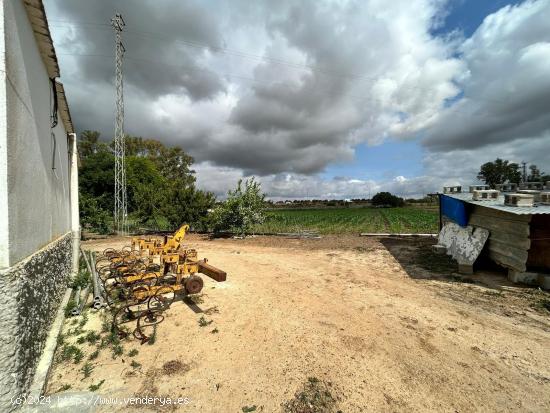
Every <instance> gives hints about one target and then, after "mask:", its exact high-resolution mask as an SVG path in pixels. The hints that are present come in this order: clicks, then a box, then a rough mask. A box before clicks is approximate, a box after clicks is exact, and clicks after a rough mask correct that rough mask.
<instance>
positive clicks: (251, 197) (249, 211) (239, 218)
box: [212, 177, 265, 235]
mask: <svg viewBox="0 0 550 413" xmlns="http://www.w3.org/2000/svg"><path fill="white" fill-rule="evenodd" d="M264 208H265V194H264V193H262V188H261V184H260V183H259V182H257V181H256V180H255V179H254V177H252V178H251V179H249V180H246V181H245V183H244V187H243V181H242V179H241V180H239V182H238V183H237V188H236V189H235V190H232V191H231V190H230V191H229V192H228V193H227V199H226V200H225V201H224V202H222V203H221V204H219V205H218V206H216V208H215V209H214V210H213V211H212V224H213V229H214V232H221V231H230V232H233V233H236V234H240V235H243V234H245V233H247V232H250V231H251V230H252V229H253V227H254V225H256V224H261V223H262V222H263V221H264V219H265V214H264Z"/></svg>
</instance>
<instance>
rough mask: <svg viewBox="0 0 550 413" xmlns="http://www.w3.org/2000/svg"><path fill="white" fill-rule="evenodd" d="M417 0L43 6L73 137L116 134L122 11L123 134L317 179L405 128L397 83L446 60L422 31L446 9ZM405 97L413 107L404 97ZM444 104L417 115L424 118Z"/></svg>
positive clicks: (436, 82) (203, 157)
mask: <svg viewBox="0 0 550 413" xmlns="http://www.w3.org/2000/svg"><path fill="white" fill-rule="evenodd" d="M413 3H414V4H412V3H411V2H410V1H405V0H396V1H395V2H394V3H392V5H391V6H387V5H383V4H380V3H378V2H376V1H372V2H362V1H350V2H347V3H343V4H337V3H331V2H318V1H304V2H299V3H296V2H291V1H289V2H286V1H280V2H276V3H275V2H270V1H266V2H255V3H253V4H251V3H250V2H244V1H243V2H238V1H237V2H226V1H219V2H198V1H197V2H187V1H186V2H181V1H175V0H173V1H163V2H156V1H145V2H139V3H136V2H133V1H129V0H127V1H122V0H119V1H115V2H111V1H107V0H102V1H84V0H80V1H70V2H61V1H60V0H49V1H47V3H46V6H47V7H48V11H49V12H50V11H51V13H50V15H49V17H50V19H51V23H52V28H53V31H54V36H55V37H56V39H55V40H56V44H57V46H58V53H60V57H61V60H62V66H63V69H64V70H63V74H64V78H63V80H64V82H65V83H66V85H67V90H68V96H69V101H70V104H71V107H72V109H73V114H74V117H75V119H74V121H75V124H76V126H77V128H78V129H79V130H82V129H99V130H100V131H101V132H103V134H104V135H105V136H110V135H111V133H112V132H111V131H112V129H113V110H114V102H113V98H114V88H113V77H114V76H113V71H114V68H113V58H112V57H111V55H112V54H113V53H114V47H113V37H114V35H113V31H112V28H111V27H110V26H109V21H110V18H111V17H112V15H113V14H114V13H115V11H118V12H121V13H122V14H123V16H124V18H125V21H126V24H127V26H126V29H125V31H124V34H123V36H124V43H125V45H126V55H125V61H124V70H125V72H124V73H125V109H126V110H125V114H126V120H125V125H126V131H127V132H128V133H130V134H134V135H141V136H151V137H156V138H159V139H161V140H163V141H164V142H167V143H169V144H177V145H181V146H182V147H183V148H184V149H185V150H188V151H190V152H191V154H192V155H194V156H195V157H196V158H197V159H198V160H200V161H210V162H213V163H214V164H217V165H220V166H223V165H226V166H231V167H236V168H242V169H243V170H246V171H247V172H253V173H256V174H260V175H262V174H271V173H280V172H284V171H292V172H296V173H306V174H311V173H315V172H318V171H321V170H323V169H324V168H325V167H326V166H327V165H329V164H330V163H331V162H335V161H344V160H348V159H350V158H351V157H352V156H353V147H354V145H356V144H357V143H359V142H361V141H364V140H369V139H373V140H376V139H379V135H380V133H381V132H382V133H385V129H387V128H388V127H390V126H392V123H395V122H396V119H397V121H398V122H399V119H398V118H396V117H395V116H393V115H392V113H393V112H394V110H396V109H395V108H392V107H391V106H393V104H392V103H391V99H392V96H394V95H395V96H397V95H396V92H397V91H398V88H399V85H400V84H401V83H403V82H404V83H406V82H407V81H414V76H415V75H414V73H416V72H418V71H419V68H420V67H421V66H422V65H424V63H423V61H424V60H425V59H426V57H427V56H429V57H430V58H431V59H432V60H433V61H436V62H447V61H451V60H449V59H448V58H449V56H448V53H447V51H446V46H445V44H444V42H441V41H439V40H437V39H433V38H431V37H430V36H429V34H428V33H429V29H430V26H431V24H432V23H431V21H432V19H433V17H434V15H435V14H437V13H438V12H439V11H440V4H439V3H438V2H433V1H432V0H414V1H413ZM412 10H414V11H415V15H414V17H413V16H412V13H411V11H412ZM396 17H399V18H400V20H399V19H396ZM398 20H399V21H401V22H406V25H405V26H403V27H401V26H400V24H399V23H397V21H398ZM87 23H91V24H87ZM403 30H406V31H407V32H408V33H407V36H403ZM200 45H207V47H200ZM227 45H229V46H227ZM412 45H415V46H414V49H412V48H411V47H412ZM226 46H227V47H226ZM235 50H236V52H235ZM71 55H74V56H71ZM80 55H86V56H80ZM264 55H268V56H271V57H269V58H266V59H264V58H263V57H262V56H264ZM404 55H405V56H406V57H407V59H406V61H405V60H403V56H404ZM453 70H455V69H454V68H451V70H447V69H445V70H443V71H439V73H436V75H435V76H434V77H432V78H431V79H430V81H431V82H432V83H433V87H434V88H436V89H437V88H440V87H441V86H442V85H446V84H449V83H450V75H452V72H453ZM409 72H410V73H409ZM233 75H235V76H233ZM407 79H408V80H407ZM410 79H412V80H410ZM380 80H382V82H380ZM388 85H389V86H388ZM427 87H428V88H432V85H431V84H430V85H427ZM446 97H448V93H447V94H445V93H443V94H442V95H441V96H440V97H438V99H444V98H446ZM383 100H385V101H387V102H390V103H389V106H388V103H384V102H382V101H383ZM398 100H400V101H401V102H400V103H398V105H399V106H400V107H399V110H402V109H403V108H401V106H404V107H405V109H406V107H407V105H408V103H407V102H405V100H406V99H403V98H401V97H398ZM413 100H414V99H413ZM437 104H438V103H437V102H436V103H433V104H430V105H431V106H430V105H428V106H429V107H428V106H427V107H423V108H419V109H418V108H411V110H412V111H415V112H418V111H424V112H428V113H429V112H432V111H433V110H434V109H435V108H436V106H437ZM361 135H362V136H361Z"/></svg>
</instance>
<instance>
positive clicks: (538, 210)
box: [441, 192, 550, 215]
mask: <svg viewBox="0 0 550 413" xmlns="http://www.w3.org/2000/svg"><path fill="white" fill-rule="evenodd" d="M441 195H444V196H448V197H451V198H454V199H460V200H461V201H464V202H467V203H468V204H474V205H480V206H484V207H487V208H492V209H498V210H499V211H504V212H509V213H511V214H516V215H538V214H550V205H540V204H539V205H537V204H535V206H532V207H514V206H508V205H504V195H503V194H500V195H499V197H498V198H497V199H496V200H494V201H474V200H473V199H472V196H473V194H471V193H469V192H461V193H458V194H441Z"/></svg>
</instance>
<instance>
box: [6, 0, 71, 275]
mask: <svg viewBox="0 0 550 413" xmlns="http://www.w3.org/2000/svg"><path fill="white" fill-rule="evenodd" d="M4 3H5V7H4V13H5V14H6V15H5V16H4V19H3V21H4V25H5V30H4V36H5V50H6V54H5V56H6V74H7V82H6V92H7V186H8V216H9V263H8V266H12V265H14V264H15V263H17V262H19V261H20V260H22V259H23V258H25V257H28V256H29V255H31V254H33V253H34V252H36V251H37V250H39V249H40V248H42V247H44V246H46V245H47V244H49V243H50V242H52V241H54V240H55V239H57V238H59V237H60V236H62V235H64V234H66V233H67V232H69V231H70V229H71V225H70V219H71V218H70V204H69V173H68V169H69V160H68V159H69V158H68V148H67V133H66V131H65V129H64V127H63V123H62V121H61V117H60V116H58V124H57V126H56V127H55V128H54V129H53V130H51V129H50V114H51V113H52V108H53V95H52V86H51V83H50V80H49V78H48V74H47V71H46V66H45V64H44V62H43V60H42V58H41V56H40V52H39V49H38V46H37V43H36V40H35V36H34V33H33V30H32V27H31V24H30V22H29V20H28V17H27V13H26V11H25V8H24V6H23V2H22V1H19V0H15V1H13V0H8V1H4ZM0 168H1V158H0ZM0 185H1V184H0ZM0 191H1V187H0ZM0 202H1V199H0ZM0 229H1V226H0ZM4 264H5V263H4Z"/></svg>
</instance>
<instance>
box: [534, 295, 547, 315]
mask: <svg viewBox="0 0 550 413" xmlns="http://www.w3.org/2000/svg"><path fill="white" fill-rule="evenodd" d="M533 307H534V308H536V309H537V310H543V311H544V310H546V311H548V312H550V298H541V299H538V300H536V301H535V302H534V303H533Z"/></svg>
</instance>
